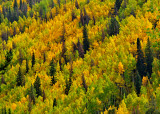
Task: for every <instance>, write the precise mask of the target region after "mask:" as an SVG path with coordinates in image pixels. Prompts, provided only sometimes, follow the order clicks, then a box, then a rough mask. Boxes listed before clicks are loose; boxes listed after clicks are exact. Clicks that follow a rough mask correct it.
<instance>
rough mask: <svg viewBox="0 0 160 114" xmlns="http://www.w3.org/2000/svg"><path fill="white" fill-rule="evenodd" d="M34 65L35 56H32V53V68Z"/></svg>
mask: <svg viewBox="0 0 160 114" xmlns="http://www.w3.org/2000/svg"><path fill="white" fill-rule="evenodd" d="M34 64H35V55H34V52H33V55H32V67H33V66H34Z"/></svg>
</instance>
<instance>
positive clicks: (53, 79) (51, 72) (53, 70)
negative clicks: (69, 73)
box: [50, 59, 56, 85]
mask: <svg viewBox="0 0 160 114" xmlns="http://www.w3.org/2000/svg"><path fill="white" fill-rule="evenodd" d="M55 73H56V69H55V65H54V62H53V59H52V61H51V63H50V76H51V77H52V78H51V82H52V84H51V85H53V84H55V83H56V80H55V77H54V75H55Z"/></svg>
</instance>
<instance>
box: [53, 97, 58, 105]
mask: <svg viewBox="0 0 160 114" xmlns="http://www.w3.org/2000/svg"><path fill="white" fill-rule="evenodd" d="M55 106H57V101H56V98H54V100H53V107H55Z"/></svg>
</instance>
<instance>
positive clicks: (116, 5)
mask: <svg viewBox="0 0 160 114" xmlns="http://www.w3.org/2000/svg"><path fill="white" fill-rule="evenodd" d="M121 3H122V0H116V3H115V7H116V9H117V10H119V9H120V7H121Z"/></svg>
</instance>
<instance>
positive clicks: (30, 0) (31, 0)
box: [29, 0, 33, 9]
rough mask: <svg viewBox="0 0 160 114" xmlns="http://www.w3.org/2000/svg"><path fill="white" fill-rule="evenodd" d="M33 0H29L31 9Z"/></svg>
mask: <svg viewBox="0 0 160 114" xmlns="http://www.w3.org/2000/svg"><path fill="white" fill-rule="evenodd" d="M32 5H33V0H29V7H30V8H31V9H32Z"/></svg>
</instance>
